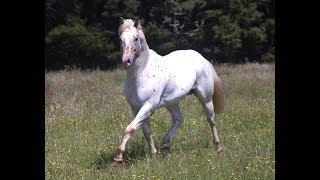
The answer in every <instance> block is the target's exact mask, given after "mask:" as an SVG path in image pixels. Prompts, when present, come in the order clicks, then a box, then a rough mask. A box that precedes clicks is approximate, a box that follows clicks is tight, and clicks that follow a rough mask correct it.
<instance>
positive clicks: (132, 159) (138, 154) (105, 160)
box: [91, 142, 148, 169]
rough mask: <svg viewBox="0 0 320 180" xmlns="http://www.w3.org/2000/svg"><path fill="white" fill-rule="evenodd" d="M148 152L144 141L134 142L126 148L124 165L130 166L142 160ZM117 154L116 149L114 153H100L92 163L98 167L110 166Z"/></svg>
mask: <svg viewBox="0 0 320 180" xmlns="http://www.w3.org/2000/svg"><path fill="white" fill-rule="evenodd" d="M147 154H148V150H147V149H146V148H145V147H144V145H143V143H142V142H132V143H131V144H130V147H127V148H126V151H125V152H124V154H123V159H124V163H123V166H124V167H129V166H132V165H134V164H135V163H137V161H138V160H142V159H144V158H145V157H146V155H147ZM115 155H116V149H115V150H114V152H112V153H104V152H103V153H100V154H99V155H98V157H97V158H96V160H95V161H94V162H93V163H92V164H91V165H92V166H95V167H96V168H97V169H104V168H107V167H108V166H112V165H114V164H113V158H114V156H115Z"/></svg>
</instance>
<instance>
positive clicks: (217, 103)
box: [212, 70, 225, 114]
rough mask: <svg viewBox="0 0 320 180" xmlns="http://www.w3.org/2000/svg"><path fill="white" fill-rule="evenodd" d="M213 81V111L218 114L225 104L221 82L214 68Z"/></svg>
mask: <svg viewBox="0 0 320 180" xmlns="http://www.w3.org/2000/svg"><path fill="white" fill-rule="evenodd" d="M213 77H214V78H213V83H214V90H213V95H212V98H213V105H214V111H215V113H217V114H219V113H221V112H222V111H223V109H224V106H225V99H224V90H223V84H222V81H221V79H220V77H219V76H218V75H217V73H216V72H215V70H213Z"/></svg>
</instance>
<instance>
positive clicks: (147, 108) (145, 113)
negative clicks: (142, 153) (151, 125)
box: [113, 102, 154, 163]
mask: <svg viewBox="0 0 320 180" xmlns="http://www.w3.org/2000/svg"><path fill="white" fill-rule="evenodd" d="M153 110H154V106H153V105H152V104H150V103H148V102H146V103H145V104H144V105H143V106H142V107H141V109H140V110H139V112H138V114H137V115H136V117H135V118H134V120H133V121H132V122H131V123H130V124H129V125H128V126H127V128H126V129H125V131H124V135H123V140H122V143H121V144H120V145H119V148H118V151H117V154H116V156H115V157H114V158H113V160H114V161H115V162H118V163H122V162H123V153H124V151H125V149H126V144H127V142H128V140H129V139H130V137H131V136H132V134H133V133H134V131H135V130H136V129H138V128H139V127H140V126H141V124H142V123H143V121H144V120H145V119H147V118H149V117H150V115H151V114H152V112H153Z"/></svg>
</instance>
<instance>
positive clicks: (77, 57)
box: [45, 0, 275, 69]
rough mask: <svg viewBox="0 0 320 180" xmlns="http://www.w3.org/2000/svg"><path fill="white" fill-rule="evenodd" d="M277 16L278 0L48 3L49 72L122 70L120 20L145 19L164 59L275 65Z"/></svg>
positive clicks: (153, 45)
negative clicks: (184, 53)
mask: <svg viewBox="0 0 320 180" xmlns="http://www.w3.org/2000/svg"><path fill="white" fill-rule="evenodd" d="M274 13H275V12H274V0H141V1H139V0H46V9H45V16H46V26H45V36H46V37H45V44H46V68H47V69H60V68H65V67H67V66H77V67H80V68H97V67H99V68H101V69H108V68H113V67H117V65H118V64H119V59H120V47H119V37H118V35H117V28H118V25H119V17H123V18H131V19H132V18H137V19H139V20H140V21H141V23H142V26H143V30H144V32H145V36H146V39H147V42H148V44H149V47H150V48H151V49H153V50H155V51H156V52H158V53H159V54H160V55H165V54H167V53H170V52H171V51H174V50H178V49H194V50H196V51H198V52H200V53H201V54H202V55H203V56H204V57H205V58H207V59H208V60H212V61H214V62H232V63H240V62H244V61H257V62H270V61H273V60H274V58H275V57H274V56H275V52H274V51H275V44H274V43H275V42H274V35H275V30H274V29H275V28H274V26H275V22H274Z"/></svg>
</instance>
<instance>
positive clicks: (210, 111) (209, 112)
mask: <svg viewBox="0 0 320 180" xmlns="http://www.w3.org/2000/svg"><path fill="white" fill-rule="evenodd" d="M194 94H195V96H196V97H197V98H198V99H199V100H200V102H201V104H202V107H203V108H204V110H205V114H206V116H207V121H208V123H209V125H210V127H211V131H212V135H213V144H215V146H216V150H217V152H218V153H220V152H221V151H222V147H221V143H220V140H219V136H218V130H217V124H216V121H215V113H214V107H213V102H212V98H211V96H208V98H206V96H204V95H202V93H200V92H199V91H196V92H195V93H194Z"/></svg>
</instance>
